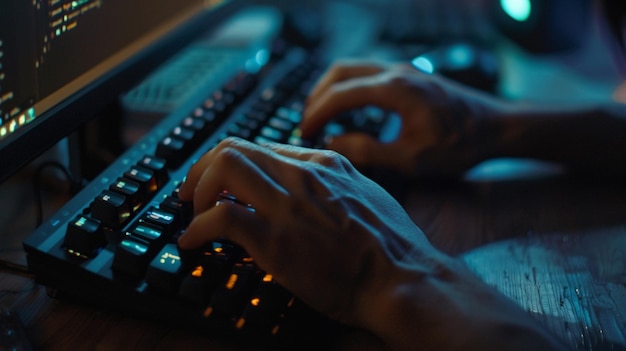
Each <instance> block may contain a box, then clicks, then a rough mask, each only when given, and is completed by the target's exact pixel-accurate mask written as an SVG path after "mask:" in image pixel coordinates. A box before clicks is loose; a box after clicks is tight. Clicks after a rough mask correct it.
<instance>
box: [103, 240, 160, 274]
mask: <svg viewBox="0 0 626 351" xmlns="http://www.w3.org/2000/svg"><path fill="white" fill-rule="evenodd" d="M149 249H150V245H149V243H148V242H146V241H145V240H142V239H140V238H136V237H133V236H131V235H127V236H126V238H125V239H124V240H122V241H121V242H120V243H119V244H118V245H117V247H116V249H115V256H114V258H113V263H112V265H111V268H112V269H113V270H114V271H117V272H120V273H123V274H126V275H128V276H131V277H134V278H140V277H142V276H143V275H144V273H145V271H146V267H147V266H148V263H149V262H150V259H151V256H150V250H149Z"/></svg>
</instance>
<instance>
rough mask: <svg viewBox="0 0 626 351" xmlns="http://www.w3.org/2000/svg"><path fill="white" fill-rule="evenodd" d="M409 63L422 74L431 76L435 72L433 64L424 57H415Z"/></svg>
mask: <svg viewBox="0 0 626 351" xmlns="http://www.w3.org/2000/svg"><path fill="white" fill-rule="evenodd" d="M411 63H412V64H413V66H414V67H415V68H417V69H418V70H420V71H422V72H424V73H428V74H432V73H433V72H434V71H435V66H434V65H433V63H432V62H431V61H430V60H429V59H427V58H426V57H424V56H418V57H416V58H415V59H413V61H411Z"/></svg>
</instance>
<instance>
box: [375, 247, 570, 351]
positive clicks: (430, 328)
mask: <svg viewBox="0 0 626 351" xmlns="http://www.w3.org/2000/svg"><path fill="white" fill-rule="evenodd" d="M399 275H400V278H396V279H398V281H396V282H395V284H392V285H391V286H390V287H389V289H390V290H389V291H387V292H386V293H385V294H383V296H384V297H382V298H380V299H377V301H378V303H377V304H376V305H375V307H374V308H373V312H375V313H372V315H373V316H375V318H373V319H372V322H371V329H373V330H374V333H376V334H377V335H378V337H380V338H381V339H382V340H383V341H385V342H386V343H387V345H389V346H390V347H391V349H393V350H415V349H424V350H468V349H471V350H563V349H565V347H564V346H563V345H561V344H560V342H559V341H558V340H557V339H556V338H555V337H553V336H552V335H550V334H548V333H547V332H546V331H545V328H543V327H542V326H540V325H538V324H537V322H535V321H534V320H533V319H532V318H531V317H530V316H529V315H528V314H527V313H526V312H524V311H523V310H522V309H521V308H519V307H518V306H517V305H515V304H513V303H512V302H511V301H509V300H508V299H506V298H505V297H504V296H502V295H501V294H499V293H498V292H496V291H495V290H493V289H492V288H490V287H488V286H486V285H485V284H484V283H482V282H481V281H479V280H478V279H477V278H476V277H475V276H474V275H473V274H472V273H470V272H469V271H468V270H467V269H466V268H465V267H464V265H463V264H462V263H460V262H458V261H454V260H453V259H449V261H448V262H447V263H443V264H442V266H440V267H439V268H438V269H436V270H435V271H434V272H433V274H428V275H424V272H423V271H419V272H417V271H414V270H411V269H406V270H404V269H403V270H402V271H401V273H399ZM392 321H393V322H392Z"/></svg>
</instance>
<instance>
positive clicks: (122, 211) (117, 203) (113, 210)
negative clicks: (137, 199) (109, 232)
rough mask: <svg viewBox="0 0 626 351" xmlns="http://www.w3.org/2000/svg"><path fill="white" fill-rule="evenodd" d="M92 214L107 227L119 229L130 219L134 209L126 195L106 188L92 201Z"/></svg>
mask: <svg viewBox="0 0 626 351" xmlns="http://www.w3.org/2000/svg"><path fill="white" fill-rule="evenodd" d="M91 214H92V216H93V217H94V218H96V219H98V220H100V222H102V224H103V225H104V226H105V227H108V228H110V229H113V230H118V229H121V228H122V227H123V226H124V224H126V222H127V221H128V220H129V219H130V216H131V214H132V209H131V206H130V205H129V203H128V201H127V200H126V197H124V196H123V195H120V194H117V193H114V192H112V191H110V190H104V191H102V193H100V195H98V197H96V199H95V200H94V202H93V203H92V205H91Z"/></svg>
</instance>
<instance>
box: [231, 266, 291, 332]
mask: <svg viewBox="0 0 626 351" xmlns="http://www.w3.org/2000/svg"><path fill="white" fill-rule="evenodd" d="M292 299H293V295H292V294H291V293H290V292H289V291H287V290H286V289H285V288H283V287H282V286H280V285H278V284H277V283H276V282H275V281H274V279H273V277H272V276H271V275H269V274H266V275H265V276H264V277H263V279H261V283H260V284H259V286H258V287H257V289H256V291H255V292H254V293H253V294H252V297H251V298H250V300H249V301H248V304H247V306H246V307H245V309H244V312H243V314H242V316H241V317H240V318H239V320H238V321H237V323H236V327H237V328H239V329H242V328H252V329H254V330H258V331H261V332H263V333H268V334H269V333H277V332H278V325H279V321H280V319H281V318H282V316H283V314H284V312H285V310H287V308H288V306H289V304H290V302H291V300H292Z"/></svg>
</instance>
